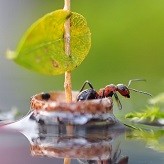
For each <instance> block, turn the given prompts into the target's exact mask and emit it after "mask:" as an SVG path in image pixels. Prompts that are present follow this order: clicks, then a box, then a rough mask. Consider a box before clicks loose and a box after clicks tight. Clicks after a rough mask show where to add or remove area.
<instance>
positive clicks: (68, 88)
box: [64, 0, 72, 102]
mask: <svg viewBox="0 0 164 164" xmlns="http://www.w3.org/2000/svg"><path fill="white" fill-rule="evenodd" d="M70 3H71V0H64V10H70ZM64 31H65V33H64V41H65V54H66V55H68V56H70V54H71V48H70V19H67V20H66V22H65V24H64ZM64 88H65V96H66V102H71V101H72V84H71V72H70V71H66V72H65V81H64Z"/></svg>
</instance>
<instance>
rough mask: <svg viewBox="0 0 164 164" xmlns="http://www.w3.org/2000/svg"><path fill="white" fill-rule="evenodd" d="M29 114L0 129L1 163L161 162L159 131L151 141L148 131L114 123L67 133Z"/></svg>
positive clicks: (162, 136) (163, 141) (163, 137)
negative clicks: (38, 120) (70, 159)
mask: <svg viewBox="0 0 164 164" xmlns="http://www.w3.org/2000/svg"><path fill="white" fill-rule="evenodd" d="M31 115H32V113H30V114H29V115H27V116H26V117H24V118H23V119H21V120H20V121H17V122H15V123H12V124H9V125H6V126H3V127H1V129H0V145H1V147H0V160H1V161H3V164H11V163H16V164H22V163H25V164H26V163H31V164H43V163H46V164H51V163H53V164H54V163H57V164H58V163H59V164H60V163H63V158H65V157H67V158H72V161H71V162H72V163H73V164H75V163H89V162H90V163H91V162H94V163H98V162H99V163H100V161H101V162H102V161H103V162H104V163H105V162H107V163H119V162H120V163H121V162H122V163H124V164H125V163H134V164H142V163H143V164H147V163H152V164H154V163H158V164H162V163H164V157H163V152H164V149H163V148H162V145H163V146H164V134H163V132H162V130H160V132H161V133H160V135H158V138H157V137H155V138H153V135H152V133H149V132H148V131H147V132H145V133H143V132H141V131H138V130H137V131H136V130H127V129H125V127H124V126H123V125H122V124H120V123H118V124H115V125H111V126H94V127H93V126H84V125H83V126H74V127H73V130H72V131H71V133H69V134H68V127H66V126H65V125H61V126H60V127H59V126H57V125H52V124H49V125H45V124H42V123H38V122H36V120H34V119H33V117H32V116H31ZM157 132H158V134H159V131H157ZM154 134H157V133H155V132H154ZM144 135H145V138H146V139H145V138H144V137H143V136H144ZM157 142H159V144H157ZM157 148H158V149H157Z"/></svg>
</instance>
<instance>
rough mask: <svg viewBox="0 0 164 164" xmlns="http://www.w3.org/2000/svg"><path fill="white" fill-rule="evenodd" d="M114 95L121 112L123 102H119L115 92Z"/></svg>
mask: <svg viewBox="0 0 164 164" xmlns="http://www.w3.org/2000/svg"><path fill="white" fill-rule="evenodd" d="M113 95H114V97H115V99H116V102H117V105H118V108H119V109H120V110H121V109H122V104H121V102H120V100H119V98H118V96H117V94H116V93H115V92H114V93H113Z"/></svg>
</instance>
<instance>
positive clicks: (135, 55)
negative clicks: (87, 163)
mask: <svg viewBox="0 0 164 164" xmlns="http://www.w3.org/2000/svg"><path fill="white" fill-rule="evenodd" d="M71 3H72V5H71V8H72V11H75V12H78V13H80V14H82V15H83V16H84V17H85V18H86V19H87V21H88V25H89V26H90V29H91V33H92V47H91V50H90V52H89V55H88V57H87V58H86V59H85V61H84V62H83V63H82V64H81V65H80V66H79V67H78V68H77V69H76V70H74V71H73V72H72V84H73V89H74V90H79V89H80V87H81V85H82V84H83V82H84V81H85V80H89V81H90V82H92V83H93V85H94V87H95V88H96V89H99V88H102V87H104V86H105V85H107V84H110V83H114V84H118V83H124V84H127V83H128V80H130V79H134V78H144V79H146V80H147V82H146V83H145V82H136V83H133V84H132V86H131V87H133V88H135V89H139V90H143V91H148V92H150V93H152V94H153V95H157V94H158V93H160V92H163V91H164V76H163V75H164V73H163V72H164V1H163V0H101V1H95V0H72V1H71ZM60 8H63V0H35V1H33V0H28V1H27V0H12V1H11V0H0V110H10V109H11V108H12V107H14V106H15V107H17V108H18V109H19V110H20V111H23V112H25V113H26V112H27V111H28V110H29V99H30V97H31V96H32V95H34V94H36V93H38V92H42V91H50V90H63V81H64V76H63V75H60V76H54V77H50V76H45V75H40V74H37V73H35V72H30V71H28V70H26V69H24V68H21V67H20V66H18V65H16V64H15V63H14V62H12V61H8V60H7V59H6V58H5V52H6V50H7V49H8V48H10V49H12V50H14V49H15V48H16V45H17V43H18V42H19V40H20V38H21V36H22V35H23V33H24V32H25V31H26V29H27V28H28V27H29V26H30V25H31V24H32V23H33V22H34V21H36V20H37V19H38V18H40V17H42V16H43V15H44V14H46V13H48V12H51V11H53V10H56V9H60ZM119 97H120V100H121V102H122V105H123V111H122V112H129V111H134V110H141V109H143V108H145V106H147V105H148V99H149V97H147V96H145V95H142V94H139V93H131V99H125V98H123V97H121V96H119ZM115 108H117V106H116V105H115ZM116 111H118V110H117V109H116Z"/></svg>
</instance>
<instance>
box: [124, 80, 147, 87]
mask: <svg viewBox="0 0 164 164" xmlns="http://www.w3.org/2000/svg"><path fill="white" fill-rule="evenodd" d="M135 81H146V80H145V79H132V80H129V82H128V86H127V87H129V86H130V84H131V83H132V82H135Z"/></svg>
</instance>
